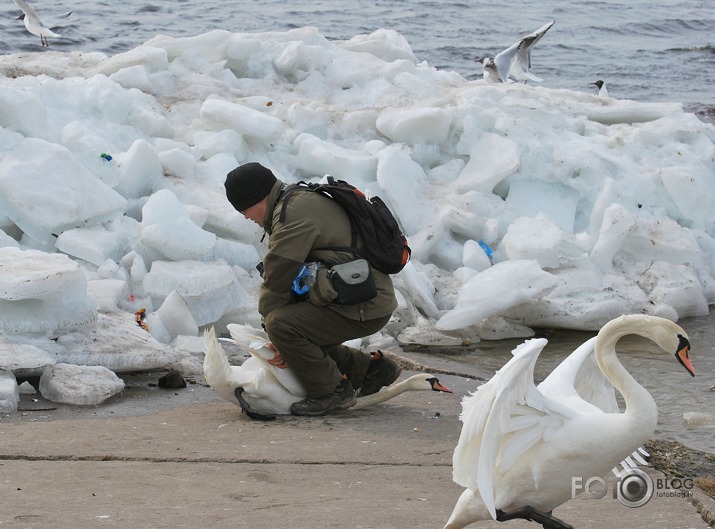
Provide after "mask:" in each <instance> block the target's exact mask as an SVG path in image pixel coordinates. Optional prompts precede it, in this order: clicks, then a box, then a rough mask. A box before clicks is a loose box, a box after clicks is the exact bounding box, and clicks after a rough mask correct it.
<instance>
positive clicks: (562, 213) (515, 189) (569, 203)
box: [506, 178, 579, 233]
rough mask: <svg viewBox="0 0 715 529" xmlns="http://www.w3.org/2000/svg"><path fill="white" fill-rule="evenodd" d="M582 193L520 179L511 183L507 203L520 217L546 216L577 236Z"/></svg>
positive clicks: (550, 184) (552, 184) (553, 183)
mask: <svg viewBox="0 0 715 529" xmlns="http://www.w3.org/2000/svg"><path fill="white" fill-rule="evenodd" d="M578 201H579V194H578V193H577V192H576V191H574V190H573V189H572V188H570V187H569V186H566V185H564V184H559V183H557V182H544V181H542V180H533V179H525V178H517V179H513V180H511V179H510V181H509V195H508V196H507V199H506V203H507V205H508V206H509V207H510V208H511V209H512V210H513V211H516V212H518V214H519V216H523V217H535V216H536V215H538V214H539V213H543V214H544V215H546V216H547V217H548V218H549V220H550V221H551V222H552V223H554V224H556V226H558V227H559V228H561V229H562V230H564V231H565V232H566V233H573V231H574V219H575V218H576V206H577V205H578Z"/></svg>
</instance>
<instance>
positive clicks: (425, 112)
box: [375, 107, 452, 145]
mask: <svg viewBox="0 0 715 529" xmlns="http://www.w3.org/2000/svg"><path fill="white" fill-rule="evenodd" d="M451 124H452V116H451V114H450V113H449V112H448V111H447V110H445V109H443V108H436V107H416V108H408V109H404V108H400V109H388V110H385V111H383V112H382V113H381V114H380V115H379V116H378V118H377V122H376V123H375V125H376V127H377V130H379V131H380V132H382V133H383V134H384V135H385V136H387V137H388V138H390V139H391V140H392V141H393V142H395V143H406V144H408V145H412V144H415V143H434V144H440V143H442V142H444V141H445V140H446V139H447V136H448V134H449V127H450V125H451Z"/></svg>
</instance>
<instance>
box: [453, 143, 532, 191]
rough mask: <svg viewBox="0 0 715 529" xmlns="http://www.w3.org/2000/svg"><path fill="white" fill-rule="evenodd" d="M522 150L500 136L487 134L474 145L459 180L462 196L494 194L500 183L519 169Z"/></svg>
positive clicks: (458, 186)
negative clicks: (473, 193) (475, 193)
mask: <svg viewBox="0 0 715 529" xmlns="http://www.w3.org/2000/svg"><path fill="white" fill-rule="evenodd" d="M519 165H520V161H519V147H518V146H517V144H516V143H515V142H513V141H512V140H510V139H508V138H504V137H502V136H499V135H497V134H492V133H485V134H484V135H483V136H482V137H481V138H480V139H479V140H478V141H476V142H475V143H474V144H472V145H471V147H470V150H469V161H468V162H467V165H465V166H464V169H462V173H461V174H460V175H459V179H458V180H457V183H456V185H457V189H458V190H459V191H460V192H461V193H466V192H467V191H472V190H474V191H482V192H483V193H491V192H492V190H493V189H494V186H496V185H497V184H498V183H499V182H501V181H502V180H504V179H505V178H506V177H507V176H509V175H510V174H512V173H514V172H515V171H516V170H517V169H519Z"/></svg>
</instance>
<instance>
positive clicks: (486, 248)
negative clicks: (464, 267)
mask: <svg viewBox="0 0 715 529" xmlns="http://www.w3.org/2000/svg"><path fill="white" fill-rule="evenodd" d="M479 246H480V248H481V249H482V250H484V253H485V254H487V257H489V260H490V261H491V260H492V249H491V248H489V246H487V243H485V242H484V241H482V240H480V241H479Z"/></svg>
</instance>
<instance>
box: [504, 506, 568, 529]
mask: <svg viewBox="0 0 715 529" xmlns="http://www.w3.org/2000/svg"><path fill="white" fill-rule="evenodd" d="M515 518H523V519H525V520H530V521H532V522H536V523H539V524H541V526H542V527H544V529H573V527H572V526H571V525H569V524H567V523H566V522H564V521H563V520H559V519H558V518H556V517H555V516H553V515H552V514H551V512H550V511H549V512H544V511H540V510H538V509H534V508H533V507H531V506H529V505H527V506H526V507H521V508H520V509H517V510H515V511H512V512H508V513H507V512H504V511H500V510H499V509H497V521H498V522H506V521H507V520H514V519H515Z"/></svg>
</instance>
